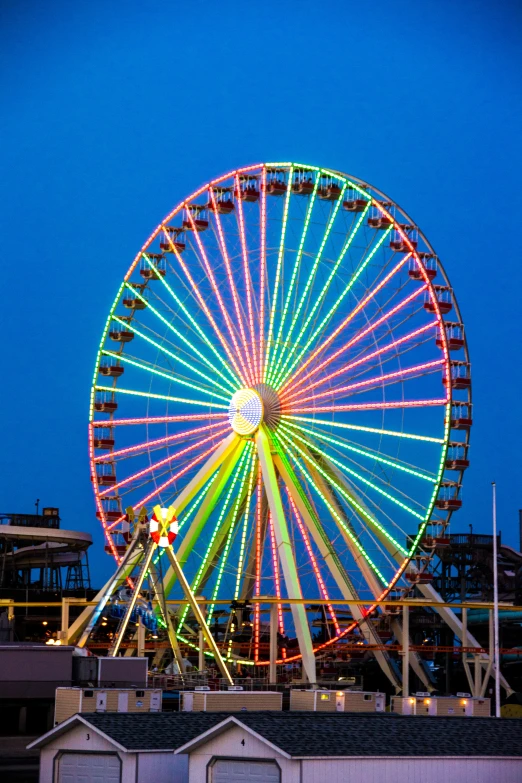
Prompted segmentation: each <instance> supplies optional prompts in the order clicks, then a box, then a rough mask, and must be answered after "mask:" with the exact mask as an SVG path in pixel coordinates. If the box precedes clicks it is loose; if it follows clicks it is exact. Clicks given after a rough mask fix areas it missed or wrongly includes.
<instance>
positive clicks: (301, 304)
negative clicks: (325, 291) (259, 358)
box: [275, 175, 347, 371]
mask: <svg viewBox="0 0 522 783" xmlns="http://www.w3.org/2000/svg"><path fill="white" fill-rule="evenodd" d="M318 176H319V175H318ZM346 187H347V185H346V182H344V184H343V186H342V188H341V192H340V194H339V196H338V198H337V201H336V203H335V206H334V208H333V211H332V214H331V216H330V219H329V221H328V224H327V226H326V230H325V232H324V236H323V238H322V240H321V244H320V246H319V250H318V251H317V255H316V257H315V259H314V263H313V265H312V269H311V270H310V274H309V276H308V279H307V282H306V285H305V288H304V291H303V294H302V296H301V298H300V300H299V303H298V305H297V307H296V309H295V312H294V316H293V318H292V323H291V325H290V326H291V328H290V331H289V332H288V334H287V335H286V337H285V342H289V341H290V335H291V333H292V331H293V329H294V327H295V324H296V323H297V321H298V318H299V316H300V315H301V310H302V309H303V307H304V303H305V301H306V300H307V297H308V296H309V295H310V290H311V287H312V285H313V283H314V282H315V277H316V273H317V269H318V266H319V262H320V261H321V258H322V255H323V252H324V249H325V247H326V243H327V241H328V239H329V237H330V234H331V232H332V229H333V226H334V223H335V220H336V218H337V214H338V212H339V208H340V206H341V204H342V203H343V196H344V192H345V190H346ZM280 358H282V354H281V357H280ZM278 368H279V361H278V363H277V366H276V368H275V371H277V369H278Z"/></svg>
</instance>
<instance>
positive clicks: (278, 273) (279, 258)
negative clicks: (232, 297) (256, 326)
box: [263, 166, 294, 382]
mask: <svg viewBox="0 0 522 783" xmlns="http://www.w3.org/2000/svg"><path fill="white" fill-rule="evenodd" d="M293 173H294V168H293V166H290V170H289V173H288V185H289V186H288V188H287V191H286V196H285V206H284V210H283V225H282V228H281V242H280V244H279V253H278V255H277V267H276V276H275V283H274V296H273V299H272V306H271V308H270V319H269V325H268V338H267V341H266V358H265V367H264V373H263V381H264V382H266V378H267V372H268V368H269V365H270V346H271V343H272V337H273V331H274V319H275V312H276V307H277V297H278V293H279V283H280V279H281V266H282V262H283V255H284V252H285V235H286V224H287V221H288V207H289V205H290V194H291V193H292V188H291V187H290V184H291V181H292V176H293ZM274 349H275V346H274Z"/></svg>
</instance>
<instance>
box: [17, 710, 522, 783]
mask: <svg viewBox="0 0 522 783" xmlns="http://www.w3.org/2000/svg"><path fill="white" fill-rule="evenodd" d="M29 748H30V749H35V748H39V749H40V751H41V762H40V783H97V781H99V780H103V781H105V782H106V783H131V781H132V783H149V781H151V780H153V781H154V783H249V781H252V783H253V781H255V782H256V783H323V781H324V783H326V782H327V783H345V781H351V780H364V781H365V783H382V781H386V783H404V781H414V783H417V781H419V782H420V781H422V783H440V782H441V781H444V780H458V781H459V783H493V781H494V783H515V781H518V780H522V720H497V719H494V718H476V719H474V720H468V719H466V718H460V717H429V716H428V717H418V718H411V717H407V716H401V715H394V714H389V713H366V714H361V713H317V712H300V713H292V712H257V713H256V712H245V713H239V714H235V715H227V714H224V713H221V714H219V713H204V712H193V713H163V714H146V715H143V714H141V715H139V714H90V715H76V716H74V717H72V718H69V720H67V721H65V722H64V723H62V724H60V725H59V726H57V727H56V728H54V729H52V730H51V731H49V732H48V733H47V734H45V735H43V736H42V737H40V738H39V739H38V740H36V741H35V742H33V743H31V745H29Z"/></svg>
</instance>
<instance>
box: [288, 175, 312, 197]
mask: <svg viewBox="0 0 522 783" xmlns="http://www.w3.org/2000/svg"><path fill="white" fill-rule="evenodd" d="M314 187H315V185H314V181H313V179H312V178H311V177H310V179H303V180H301V181H298V182H294V184H293V185H292V193H295V194H296V195H298V196H309V195H310V194H311V193H313V192H314Z"/></svg>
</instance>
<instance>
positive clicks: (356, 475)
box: [282, 425, 425, 520]
mask: <svg viewBox="0 0 522 783" xmlns="http://www.w3.org/2000/svg"><path fill="white" fill-rule="evenodd" d="M282 426H285V425H282ZM288 434H292V436H293V437H295V438H297V439H298V440H300V441H301V443H304V444H305V445H308V442H307V441H306V439H305V438H302V437H300V436H299V435H298V434H297V433H296V432H292V433H290V432H289V433H288ZM312 448H313V449H314V450H316V451H318V452H319V454H321V455H322V456H323V457H325V458H326V459H327V460H329V461H330V462H333V463H334V465H337V467H339V468H341V469H342V470H343V471H346V473H349V474H350V475H351V476H353V477H354V478H356V479H358V480H359V481H361V482H362V483H363V484H366V486H367V487H371V488H372V489H373V490H374V491H375V492H378V493H379V494H380V495H382V496H383V497H385V498H387V499H388V500H391V502H392V503H395V504H396V505H397V506H400V508H402V509H403V510H404V511H407V512H408V513H409V514H411V515H412V516H414V517H416V518H417V519H420V520H424V518H425V514H419V513H418V512H417V511H414V510H413V509H412V508H410V507H409V506H407V505H406V504H405V503H403V502H402V501H401V500H399V499H398V498H396V497H395V496H394V495H391V494H390V493H389V492H385V491H384V490H383V489H381V488H380V487H378V486H376V485H375V484H373V483H372V482H371V481H369V480H368V479H366V478H364V476H361V475H360V473H357V472H356V471H355V470H352V469H351V468H349V467H348V466H347V465H344V464H343V463H342V462H340V461H339V460H338V459H335V457H332V456H331V454H327V452H326V451H323V450H322V449H321V448H320V447H319V446H318V445H317V444H315V443H314V444H312Z"/></svg>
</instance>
